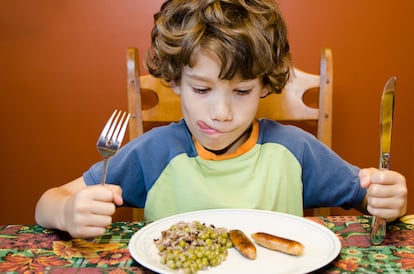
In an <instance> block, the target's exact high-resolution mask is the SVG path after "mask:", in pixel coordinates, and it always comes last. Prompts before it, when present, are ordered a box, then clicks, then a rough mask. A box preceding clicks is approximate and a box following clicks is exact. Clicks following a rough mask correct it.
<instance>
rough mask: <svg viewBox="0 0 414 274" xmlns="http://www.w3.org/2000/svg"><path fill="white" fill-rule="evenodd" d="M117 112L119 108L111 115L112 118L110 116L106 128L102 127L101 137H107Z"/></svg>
mask: <svg viewBox="0 0 414 274" xmlns="http://www.w3.org/2000/svg"><path fill="white" fill-rule="evenodd" d="M116 112H117V110H115V111H114V112H113V113H112V115H111V117H110V118H109V120H108V121H107V122H106V124H105V126H104V128H103V129H102V132H101V137H105V136H106V135H107V133H108V130H109V127H110V126H111V123H112V120H113V119H114V116H115V114H116Z"/></svg>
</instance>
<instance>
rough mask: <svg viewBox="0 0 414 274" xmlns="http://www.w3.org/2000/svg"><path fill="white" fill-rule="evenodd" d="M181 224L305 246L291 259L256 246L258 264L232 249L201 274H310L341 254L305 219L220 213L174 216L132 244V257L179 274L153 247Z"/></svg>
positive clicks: (331, 238)
mask: <svg viewBox="0 0 414 274" xmlns="http://www.w3.org/2000/svg"><path fill="white" fill-rule="evenodd" d="M179 221H185V222H192V221H200V222H202V223H206V224H207V225H209V224H213V225H214V226H216V227H226V228H227V229H236V228H237V229H240V230H242V231H243V232H244V233H245V234H246V235H248V236H250V235H251V234H252V233H254V232H259V231H260V232H267V233H271V234H275V235H278V236H282V237H285V238H288V239H292V240H296V241H299V242H301V243H302V244H303V245H304V246H305V249H304V254H302V255H301V256H291V255H286V254H283V253H280V252H276V251H271V250H268V249H266V248H263V247H261V246H258V245H256V249H257V256H256V259H255V260H249V259H246V258H245V257H243V256H242V255H240V253H239V252H238V251H237V250H236V249H234V248H231V249H229V253H228V257H227V259H226V260H225V261H224V262H222V263H221V264H220V265H219V266H216V267H212V268H209V269H208V270H206V271H200V272H199V273H204V272H208V274H210V273H211V274H213V273H226V274H227V273H236V272H237V273H240V274H242V273H307V272H311V271H314V270H316V269H319V268H321V267H323V266H325V265H326V264H328V263H330V262H331V261H332V260H334V259H335V258H336V257H337V256H338V254H339V252H340V250H341V243H340V241H339V239H338V238H337V237H336V235H335V234H334V233H333V232H332V231H330V230H329V229H327V228H326V227H324V226H322V225H320V224H318V223H316V222H313V221H310V220H307V219H305V218H301V217H297V216H293V215H289V214H283V213H277V212H271V211H265V210H254V209H252V210H251V209H247V210H246V209H217V210H203V211H195V212H190V213H184V214H179V215H174V216H171V217H168V218H165V219H161V220H158V221H155V222H153V223H150V224H148V225H146V226H145V227H143V228H142V229H140V230H139V231H138V232H136V233H135V234H134V235H133V236H132V238H131V241H130V242H129V245H128V248H129V252H130V253H131V256H132V257H133V258H134V259H135V260H136V261H137V262H138V263H140V264H141V265H143V266H145V267H147V268H149V269H151V270H153V271H156V272H158V273H179V271H176V270H172V269H170V268H168V267H167V266H165V265H162V264H161V263H160V256H159V255H158V250H157V248H156V247H155V244H154V243H153V239H156V238H159V237H160V236H161V231H162V230H166V229H168V228H169V227H170V226H171V225H172V224H175V223H177V222H179ZM235 271H236V272H235Z"/></svg>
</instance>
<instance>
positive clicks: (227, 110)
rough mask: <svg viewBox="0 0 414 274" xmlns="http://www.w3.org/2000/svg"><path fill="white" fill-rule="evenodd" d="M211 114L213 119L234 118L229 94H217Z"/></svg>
mask: <svg viewBox="0 0 414 274" xmlns="http://www.w3.org/2000/svg"><path fill="white" fill-rule="evenodd" d="M210 115H211V118H212V119H213V120H217V121H230V120H232V119H233V110H232V105H231V99H230V98H229V96H226V95H224V96H217V98H216V100H214V101H213V102H212V103H211V107H210Z"/></svg>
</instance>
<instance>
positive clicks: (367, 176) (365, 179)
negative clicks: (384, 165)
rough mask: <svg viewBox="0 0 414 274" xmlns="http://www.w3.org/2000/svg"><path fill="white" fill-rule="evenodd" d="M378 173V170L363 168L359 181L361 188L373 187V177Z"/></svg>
mask: <svg viewBox="0 0 414 274" xmlns="http://www.w3.org/2000/svg"><path fill="white" fill-rule="evenodd" d="M376 171H378V169H376V168H373V167H371V168H363V169H361V170H360V171H359V181H360V184H361V187H363V188H368V187H369V186H370V185H371V175H372V174H373V173H374V172H376Z"/></svg>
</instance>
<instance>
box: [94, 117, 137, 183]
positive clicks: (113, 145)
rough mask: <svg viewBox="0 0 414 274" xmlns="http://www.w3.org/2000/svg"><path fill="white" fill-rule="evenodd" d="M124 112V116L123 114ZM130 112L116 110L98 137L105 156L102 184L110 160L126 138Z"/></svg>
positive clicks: (98, 144)
mask: <svg viewBox="0 0 414 274" xmlns="http://www.w3.org/2000/svg"><path fill="white" fill-rule="evenodd" d="M121 114H122V116H121ZM129 117H130V114H129V113H128V114H127V113H126V112H122V111H118V110H115V111H114V112H113V113H112V115H111V117H110V118H109V120H108V122H106V124H105V127H104V128H103V130H102V132H101V135H100V136H99V138H98V142H97V143H96V147H97V149H98V151H99V153H100V154H101V155H102V157H103V158H104V167H103V172H102V178H101V184H102V185H103V184H105V182H106V175H107V173H108V160H109V158H110V157H111V156H113V155H114V154H115V153H116V152H117V151H118V149H119V148H120V147H121V143H122V140H123V139H124V135H125V131H126V128H127V126H128V120H129Z"/></svg>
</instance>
